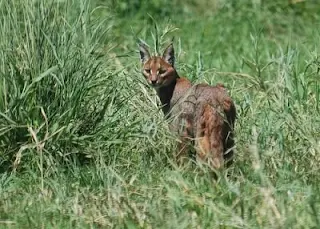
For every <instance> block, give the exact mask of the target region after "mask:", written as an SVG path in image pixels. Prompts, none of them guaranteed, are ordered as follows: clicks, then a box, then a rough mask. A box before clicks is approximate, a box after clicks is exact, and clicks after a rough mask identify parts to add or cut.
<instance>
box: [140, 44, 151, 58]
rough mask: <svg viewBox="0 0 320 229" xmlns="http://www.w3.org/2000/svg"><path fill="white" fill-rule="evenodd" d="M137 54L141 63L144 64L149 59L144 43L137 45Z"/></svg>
mask: <svg viewBox="0 0 320 229" xmlns="http://www.w3.org/2000/svg"><path fill="white" fill-rule="evenodd" d="M139 52H140V59H141V62H142V63H145V62H146V61H147V60H148V59H149V58H150V53H149V50H148V46H147V45H146V44H145V43H142V42H140V43H139Z"/></svg>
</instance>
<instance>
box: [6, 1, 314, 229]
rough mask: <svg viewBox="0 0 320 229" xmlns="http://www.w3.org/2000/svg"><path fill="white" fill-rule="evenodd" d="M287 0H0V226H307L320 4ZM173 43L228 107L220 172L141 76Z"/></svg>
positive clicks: (188, 68)
mask: <svg viewBox="0 0 320 229" xmlns="http://www.w3.org/2000/svg"><path fill="white" fill-rule="evenodd" d="M289 2H290V1H285V0H283V1H267V0H260V1H259V0H243V1H231V0H212V1H208V0H197V1H196V0H186V1H183V0H162V1H160V0H148V1H147V0H141V1H140V0H132V1H129V0H119V1H115V0H111V1H102V0H91V1H85V0H81V1H78V0H61V1H51V0H44V1H40V0H12V1H6V0H0V37H1V39H0V228H128V229H133V228H166V229H167V228H179V229H180V228H181V229H183V228H219V229H231V228H279V229H280V228H281V229H283V228H299V229H300V228H320V213H319V212H320V176H319V174H320V105H319V102H320V48H319V40H320V29H319V28H320V27H319V26H320V3H318V2H317V1H316V0H314V1H312V0H305V1H301V2H298V3H292V4H289ZM292 2H295V1H292ZM172 37H174V38H175V39H174V45H175V48H176V62H177V69H178V72H179V73H180V75H184V76H187V77H188V78H189V79H190V80H192V81H193V82H195V83H198V82H207V83H209V84H212V85H214V84H216V83H223V84H224V85H225V86H226V87H227V88H228V90H229V92H230V94H231V95H232V97H233V99H234V101H235V103H236V107H237V111H238V118H237V123H236V129H235V133H236V155H235V163H234V164H233V165H232V166H231V167H230V168H229V169H227V170H226V171H224V172H222V173H221V174H219V177H218V179H217V180H214V179H213V178H212V177H211V175H210V173H209V171H208V169H207V168H205V167H202V166H201V165H190V166H188V167H186V168H177V167H176V166H175V163H174V162H173V152H174V150H175V143H176V142H177V140H176V138H175V136H174V135H173V134H172V133H170V132H169V130H168V126H167V123H166V121H165V119H164V117H163V114H162V113H161V111H160V110H159V108H158V107H157V102H158V100H157V97H156V95H155V93H154V91H153V90H152V89H150V88H149V87H148V86H146V84H145V82H144V78H143V77H142V75H141V73H140V72H139V68H140V63H139V55H138V52H137V44H136V42H137V38H141V39H143V40H145V41H146V42H147V43H148V44H149V45H150V46H151V47H152V48H153V47H154V51H155V52H156V51H159V48H160V51H161V50H162V48H163V46H164V45H165V44H167V42H169V41H170V40H171V38H172Z"/></svg>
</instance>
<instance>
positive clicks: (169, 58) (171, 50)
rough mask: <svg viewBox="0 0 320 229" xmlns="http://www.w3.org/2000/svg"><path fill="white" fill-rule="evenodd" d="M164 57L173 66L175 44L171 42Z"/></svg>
mask: <svg viewBox="0 0 320 229" xmlns="http://www.w3.org/2000/svg"><path fill="white" fill-rule="evenodd" d="M162 58H163V59H164V60H165V61H166V62H167V63H169V64H170V65H171V66H172V67H173V66H174V60H175V57H174V48H173V44H172V43H170V45H169V46H168V47H167V48H166V49H165V50H164V52H163V55H162Z"/></svg>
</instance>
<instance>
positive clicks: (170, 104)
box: [139, 43, 236, 169]
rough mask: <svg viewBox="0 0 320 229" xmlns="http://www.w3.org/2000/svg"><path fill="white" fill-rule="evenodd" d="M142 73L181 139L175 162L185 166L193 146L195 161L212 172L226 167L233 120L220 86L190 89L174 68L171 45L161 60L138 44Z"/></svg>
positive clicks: (232, 108) (230, 152)
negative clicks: (203, 163)
mask: <svg viewBox="0 0 320 229" xmlns="http://www.w3.org/2000/svg"><path fill="white" fill-rule="evenodd" d="M139 51H140V58H141V62H142V73H143V75H144V77H145V78H146V80H147V82H148V83H149V84H150V85H151V86H152V87H153V88H154V89H155V90H156V92H157V94H158V96H159V98H160V101H161V103H162V110H163V112H164V114H165V115H166V116H167V117H168V118H169V119H170V120H171V122H170V127H171V130H172V131H175V132H176V133H177V134H178V135H179V138H180V141H179V144H178V151H177V152H176V155H175V156H176V160H177V162H178V163H179V164H181V163H184V162H185V161H186V159H187V158H188V155H189V147H188V146H189V145H190V143H193V144H194V147H195V149H196V158H197V160H201V161H202V162H205V163H207V164H208V165H209V166H211V167H212V168H213V169H221V168H222V167H224V165H229V164H230V163H231V162H232V158H233V147H234V139H233V137H234V134H233V128H234V123H235V118H236V109H235V105H234V103H233V101H232V99H231V98H230V96H229V95H228V93H227V91H226V89H225V88H224V86H223V85H217V86H209V85H207V84H197V85H192V84H191V82H190V81H189V80H188V79H187V78H183V77H180V76H179V75H178V73H177V70H176V69H175V68H174V62H175V55H174V47H173V44H172V43H170V45H169V46H168V47H167V48H166V49H165V50H164V52H163V55H162V56H151V55H150V52H149V50H148V47H147V46H146V44H144V43H140V44H139Z"/></svg>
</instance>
